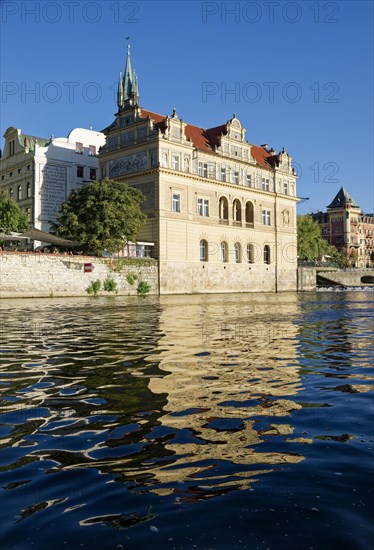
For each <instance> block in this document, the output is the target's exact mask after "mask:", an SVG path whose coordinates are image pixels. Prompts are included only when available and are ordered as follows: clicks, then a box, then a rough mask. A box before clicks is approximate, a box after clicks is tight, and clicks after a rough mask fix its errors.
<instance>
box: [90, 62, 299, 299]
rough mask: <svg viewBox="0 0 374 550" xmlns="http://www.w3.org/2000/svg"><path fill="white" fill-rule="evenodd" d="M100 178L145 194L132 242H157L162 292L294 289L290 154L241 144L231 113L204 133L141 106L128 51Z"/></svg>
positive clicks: (243, 138)
mask: <svg viewBox="0 0 374 550" xmlns="http://www.w3.org/2000/svg"><path fill="white" fill-rule="evenodd" d="M117 104H118V112H117V114H116V118H115V120H114V122H113V123H112V124H111V125H110V126H109V127H107V128H106V129H105V130H103V132H104V133H105V135H106V145H105V146H104V147H102V148H101V149H100V152H99V163H100V172H101V177H103V178H104V177H109V178H111V179H118V180H121V181H126V182H128V184H129V185H131V186H134V187H136V188H138V189H139V190H140V191H142V193H143V194H144V195H145V196H146V202H145V205H144V210H145V212H146V213H147V215H148V221H147V223H146V225H145V227H144V228H143V230H142V231H141V234H140V235H139V239H141V240H144V241H151V242H154V243H155V247H154V255H155V257H156V258H158V260H159V277H160V292H161V293H185V292H192V293H193V292H241V291H242V292H250V291H284V290H295V289H296V264H297V258H296V256H297V254H296V203H297V197H296V174H295V171H294V169H293V168H292V164H291V157H290V156H289V155H288V153H287V152H286V151H285V150H284V149H283V150H282V151H280V152H279V153H276V152H275V151H274V150H273V149H270V148H269V147H268V146H267V145H262V146H256V145H252V144H250V143H248V142H247V140H246V130H245V129H244V128H243V125H242V123H241V122H240V120H239V118H238V117H237V116H236V115H233V117H232V118H231V119H230V120H229V121H228V122H227V123H225V124H223V125H221V126H217V127H215V128H209V129H204V128H201V127H198V126H193V125H191V124H188V123H186V122H184V121H183V120H182V119H181V118H180V117H179V116H178V114H177V113H176V111H175V109H174V110H173V113H172V114H171V115H168V116H164V115H159V114H156V113H153V112H150V111H148V110H145V109H142V108H141V107H140V104H139V93H138V82H137V79H136V77H135V75H134V73H133V71H132V67H131V60H130V52H129V51H128V54H127V61H126V69H125V75H124V77H123V78H122V75H120V79H119V84H118V99H117Z"/></svg>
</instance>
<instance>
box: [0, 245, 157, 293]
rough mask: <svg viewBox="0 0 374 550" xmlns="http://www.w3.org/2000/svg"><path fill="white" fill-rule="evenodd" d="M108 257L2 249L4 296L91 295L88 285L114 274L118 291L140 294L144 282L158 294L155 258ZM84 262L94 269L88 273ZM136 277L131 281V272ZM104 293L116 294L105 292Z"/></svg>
mask: <svg viewBox="0 0 374 550" xmlns="http://www.w3.org/2000/svg"><path fill="white" fill-rule="evenodd" d="M133 262H134V263H132V264H131V263H130V264H128V263H126V261H125V260H123V259H106V258H96V257H92V256H69V255H62V254H33V253H21V252H2V253H1V254H0V298H23V297H25V298H26V297H27V298H30V297H51V296H87V295H88V294H87V291H86V289H87V287H88V286H89V285H90V284H91V283H92V282H93V281H96V280H97V279H99V280H100V281H101V283H102V284H103V282H104V280H105V279H106V278H107V277H109V276H110V277H112V278H113V279H114V280H115V281H116V283H117V288H118V294H125V295H134V294H137V287H138V283H139V282H140V281H145V282H147V283H148V284H149V285H150V294H158V267H157V263H156V262H155V261H154V260H153V261H152V260H151V261H149V262H148V261H147V260H140V261H139V260H135V261H133ZM84 264H92V266H93V271H92V272H91V273H85V271H84ZM129 274H133V275H135V276H136V280H135V281H134V284H133V285H131V284H129V282H128V280H127V275H129ZM100 294H113V293H112V292H111V293H109V292H108V293H107V292H101V291H100Z"/></svg>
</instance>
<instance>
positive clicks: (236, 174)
mask: <svg viewBox="0 0 374 550" xmlns="http://www.w3.org/2000/svg"><path fill="white" fill-rule="evenodd" d="M234 183H239V172H234Z"/></svg>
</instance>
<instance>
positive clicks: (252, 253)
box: [247, 243, 255, 264]
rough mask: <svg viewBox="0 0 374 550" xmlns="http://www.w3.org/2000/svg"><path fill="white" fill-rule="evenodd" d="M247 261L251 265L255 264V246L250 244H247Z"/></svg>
mask: <svg viewBox="0 0 374 550" xmlns="http://www.w3.org/2000/svg"><path fill="white" fill-rule="evenodd" d="M247 261H248V263H249V264H254V263H255V251H254V248H253V244H250V243H248V244H247Z"/></svg>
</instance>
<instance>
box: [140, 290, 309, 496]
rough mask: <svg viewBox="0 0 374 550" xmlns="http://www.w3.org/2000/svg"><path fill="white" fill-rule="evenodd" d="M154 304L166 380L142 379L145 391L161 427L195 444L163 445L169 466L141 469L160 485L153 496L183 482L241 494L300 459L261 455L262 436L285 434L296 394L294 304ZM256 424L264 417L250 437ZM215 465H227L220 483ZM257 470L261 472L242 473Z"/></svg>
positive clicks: (206, 300)
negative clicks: (160, 407)
mask: <svg viewBox="0 0 374 550" xmlns="http://www.w3.org/2000/svg"><path fill="white" fill-rule="evenodd" d="M161 303H162V305H163V306H164V307H163V311H162V312H161V315H160V329H161V331H162V333H163V334H164V336H163V337H162V338H161V339H160V341H159V348H161V352H160V354H158V356H157V358H158V360H159V361H160V363H159V368H160V369H161V370H162V371H164V372H165V376H162V377H154V378H151V379H150V381H149V388H150V390H151V391H152V392H153V393H156V394H157V393H159V394H165V393H166V394H167V395H166V401H167V404H166V405H165V406H164V413H165V414H163V416H161V417H160V422H161V424H162V425H163V426H166V427H168V428H170V429H172V430H174V431H176V430H184V429H188V430H189V431H190V432H192V433H193V437H194V439H195V440H196V442H193V441H192V442H191V441H189V442H185V443H180V442H177V441H171V442H167V443H166V444H165V448H166V449H168V450H169V451H171V452H172V453H173V455H174V456H175V460H174V461H173V463H172V465H171V467H169V466H164V467H157V468H154V469H150V472H152V474H153V475H154V477H155V479H157V481H158V482H159V483H161V484H162V485H163V487H162V488H160V489H157V488H154V489H153V490H154V492H156V493H158V494H160V493H161V494H166V493H169V492H173V487H170V488H169V489H167V488H165V487H164V485H165V484H170V483H171V484H175V483H176V482H183V481H186V480H188V479H192V478H193V479H194V480H195V481H196V483H197V484H199V483H202V482H204V481H205V482H206V481H209V484H210V488H211V489H213V487H215V488H217V487H220V488H223V487H225V486H230V487H232V488H233V487H234V486H235V488H236V489H238V488H241V489H245V488H248V486H249V485H250V483H251V482H252V481H255V478H256V476H258V475H259V474H261V473H263V472H268V471H269V468H268V465H275V464H280V463H296V462H300V461H301V460H303V456H301V455H299V454H293V453H291V452H276V451H272V452H261V443H262V442H263V440H264V437H268V436H274V435H287V436H288V435H290V434H292V432H293V427H292V426H291V425H290V424H286V423H285V422H284V419H285V417H287V416H289V415H291V414H292V412H293V411H296V410H298V409H301V405H299V404H298V403H296V402H295V401H294V396H296V395H297V394H298V392H299V391H300V389H301V383H300V376H299V368H300V365H299V364H298V362H297V360H296V348H295V344H296V335H297V327H296V326H295V324H294V320H295V318H296V316H297V315H298V304H297V297H296V296H295V295H293V294H290V295H283V296H267V299H266V300H264V299H263V297H260V298H256V297H254V296H245V295H243V296H220V297H217V296H215V297H214V298H212V297H209V296H205V297H203V298H201V297H195V296H193V297H168V298H163V299H162V301H161ZM260 417H266V418H267V419H270V420H269V424H268V426H267V427H266V428H265V429H264V430H261V432H259V431H257V430H256V429H255V423H256V420H258V419H259V418H260ZM278 418H279V419H281V422H280V423H278V422H277V419H278ZM230 421H232V422H231V424H230ZM216 461H226V462H227V463H229V464H230V465H236V467H235V472H232V473H231V474H229V475H228V476H227V477H228V478H230V479H229V481H228V480H227V478H226V476H224V475H220V474H219V472H217V473H215V472H216V470H217V468H216V465H215V463H216ZM262 464H263V465H264V467H266V469H265V470H263V471H262V470H259V469H258V468H256V470H255V471H251V470H250V469H248V465H262ZM238 466H239V469H238Z"/></svg>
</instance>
